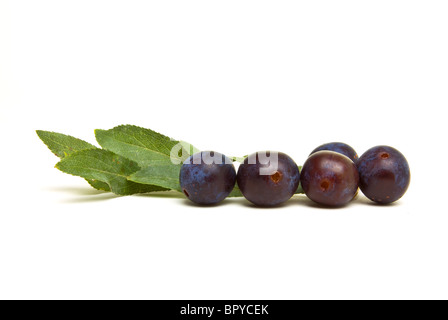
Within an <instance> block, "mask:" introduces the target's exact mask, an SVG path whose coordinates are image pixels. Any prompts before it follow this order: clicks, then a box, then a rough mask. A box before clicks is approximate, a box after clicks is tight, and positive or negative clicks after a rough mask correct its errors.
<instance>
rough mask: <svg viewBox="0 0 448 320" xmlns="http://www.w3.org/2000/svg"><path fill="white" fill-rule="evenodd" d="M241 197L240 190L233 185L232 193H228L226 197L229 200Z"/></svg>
mask: <svg viewBox="0 0 448 320" xmlns="http://www.w3.org/2000/svg"><path fill="white" fill-rule="evenodd" d="M242 196H243V194H242V193H241V190H240V188H238V186H237V185H235V188H233V190H232V192H230V194H229V195H228V197H229V198H237V197H242Z"/></svg>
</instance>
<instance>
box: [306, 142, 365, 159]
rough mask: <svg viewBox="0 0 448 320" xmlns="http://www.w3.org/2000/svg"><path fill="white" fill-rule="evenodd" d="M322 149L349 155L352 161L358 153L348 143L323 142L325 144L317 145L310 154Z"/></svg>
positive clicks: (356, 157)
mask: <svg viewBox="0 0 448 320" xmlns="http://www.w3.org/2000/svg"><path fill="white" fill-rule="evenodd" d="M324 150H328V151H334V152H337V153H341V154H343V155H344V156H347V157H349V158H350V159H351V160H352V161H353V162H356V160H357V159H358V154H357V153H356V151H355V149H353V148H352V147H350V146H349V145H348V144H346V143H343V142H330V143H325V144H323V145H321V146H319V147H317V148H316V149H314V150H313V152H311V154H310V155H312V154H313V153H316V152H318V151H324Z"/></svg>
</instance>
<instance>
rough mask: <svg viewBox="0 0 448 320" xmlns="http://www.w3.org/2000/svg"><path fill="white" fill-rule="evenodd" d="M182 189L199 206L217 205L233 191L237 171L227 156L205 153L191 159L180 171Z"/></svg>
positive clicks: (195, 155)
mask: <svg viewBox="0 0 448 320" xmlns="http://www.w3.org/2000/svg"><path fill="white" fill-rule="evenodd" d="M179 182H180V187H181V189H182V192H183V193H184V194H185V196H186V197H187V198H188V199H190V200H191V201H193V202H195V203H197V204H204V205H210V204H216V203H218V202H220V201H222V200H224V199H225V198H226V197H227V196H228V195H229V194H230V192H231V191H232V190H233V188H234V186H235V182H236V171H235V167H234V166H233V163H232V161H231V160H230V159H229V158H228V157H226V156H225V155H223V154H221V153H218V152H213V151H203V152H199V153H196V154H194V155H193V156H191V157H189V158H188V159H187V160H185V162H184V163H183V165H182V167H181V169H180V177H179Z"/></svg>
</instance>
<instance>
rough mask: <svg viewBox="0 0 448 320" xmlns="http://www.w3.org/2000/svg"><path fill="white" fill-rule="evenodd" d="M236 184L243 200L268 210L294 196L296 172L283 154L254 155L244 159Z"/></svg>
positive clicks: (296, 184) (287, 157) (288, 158)
mask: <svg viewBox="0 0 448 320" xmlns="http://www.w3.org/2000/svg"><path fill="white" fill-rule="evenodd" d="M267 159H269V160H270V162H268V160H267ZM237 182H238V187H239V188H240V190H241V192H242V193H243V195H244V197H245V198H246V199H247V200H249V201H250V202H252V203H253V204H255V205H257V206H262V207H271V206H275V205H278V204H280V203H283V202H285V201H287V200H289V199H290V198H291V197H292V196H293V195H294V193H295V192H296V190H297V188H298V186H299V182H300V173H299V168H298V167H297V164H296V163H295V162H294V160H292V159H291V158H290V157H289V156H288V155H286V154H284V153H281V152H269V151H267V152H257V153H254V154H251V155H250V156H248V157H247V158H246V159H244V162H243V163H242V164H241V165H240V167H239V169H238V175H237Z"/></svg>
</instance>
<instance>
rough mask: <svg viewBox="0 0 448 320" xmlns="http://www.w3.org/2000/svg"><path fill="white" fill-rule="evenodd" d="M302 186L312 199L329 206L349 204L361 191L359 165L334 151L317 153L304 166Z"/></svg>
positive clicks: (301, 176) (301, 177) (301, 178)
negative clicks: (359, 190) (359, 189)
mask: <svg viewBox="0 0 448 320" xmlns="http://www.w3.org/2000/svg"><path fill="white" fill-rule="evenodd" d="M300 182H301V183H302V188H303V191H304V192H305V194H306V195H307V197H308V198H310V199H311V200H313V201H315V202H317V203H319V204H322V205H326V206H331V207H339V206H343V205H345V204H347V203H349V202H350V201H351V200H352V199H353V197H354V196H355V195H356V192H357V191H358V183H359V176H358V171H357V170H356V165H355V164H354V163H353V161H352V160H350V159H349V158H348V157H346V156H344V155H342V154H340V153H337V152H334V151H318V152H316V153H313V154H312V155H311V156H310V157H309V158H308V159H307V160H306V161H305V163H304V164H303V168H302V172H301V173H300Z"/></svg>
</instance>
